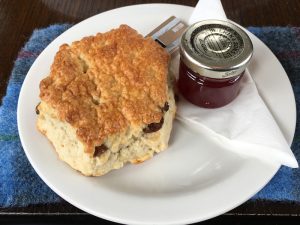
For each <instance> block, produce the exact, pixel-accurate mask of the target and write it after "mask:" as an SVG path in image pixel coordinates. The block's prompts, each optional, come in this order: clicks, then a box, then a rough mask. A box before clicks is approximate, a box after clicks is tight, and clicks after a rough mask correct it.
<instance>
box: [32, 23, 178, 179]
mask: <svg viewBox="0 0 300 225" xmlns="http://www.w3.org/2000/svg"><path fill="white" fill-rule="evenodd" d="M168 63H169V55H168V53H167V52H166V51H165V50H164V49H163V48H162V47H161V46H159V45H158V44H157V43H156V42H155V41H154V40H152V39H151V38H144V37H143V36H142V35H140V34H138V33H137V32H136V31H135V30H134V29H132V28H130V27H129V26H127V25H121V26H120V27H119V28H118V29H114V30H111V31H109V32H107V33H99V34H97V35H95V36H90V37H85V38H83V39H82V40H80V41H76V42H73V43H72V44H71V45H67V44H64V45H62V46H61V47H60V49H59V51H58V52H57V54H56V56H55V59H54V62H53V64H52V66H51V70H50V74H49V76H48V77H46V78H45V79H43V80H42V81H41V83H40V98H41V102H40V104H39V105H38V106H37V114H38V119H37V127H38V129H39V130H40V132H42V133H43V134H44V135H45V136H46V137H47V138H48V139H49V140H50V142H51V143H52V144H53V146H54V148H55V150H56V152H57V153H58V155H59V158H60V159H61V160H63V161H65V162H67V163H68V164H69V165H70V166H71V167H73V168H74V169H76V170H78V171H80V172H81V173H83V174H84V175H87V176H100V175H103V174H105V173H107V172H109V171H110V170H112V169H118V168H120V167H122V166H123V165H124V164H125V163H127V162H131V163H140V162H143V161H145V160H147V159H149V158H151V157H152V156H153V154H154V153H158V152H160V151H162V150H164V149H166V148H167V146H168V141H169V137H170V132H171V129H172V122H173V119H174V116H175V102H174V96H173V90H172V87H171V86H172V85H171V82H170V79H169V78H168Z"/></svg>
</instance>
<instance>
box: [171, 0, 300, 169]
mask: <svg viewBox="0 0 300 225" xmlns="http://www.w3.org/2000/svg"><path fill="white" fill-rule="evenodd" d="M204 19H223V20H226V15H225V13H224V10H223V7H222V4H221V2H220V0H200V1H199V2H198V4H197V6H196V8H195V10H194V12H193V14H192V16H191V17H190V21H189V24H193V23H195V22H197V21H200V20H204ZM177 119H178V120H180V121H182V122H183V123H186V124H187V125H188V126H189V127H190V128H191V129H193V130H194V131H195V132H199V135H202V136H205V137H206V138H208V139H211V140H212V141H215V142H217V143H219V144H220V145H222V146H223V148H224V149H227V150H229V151H234V152H236V153H238V154H244V155H247V156H252V157H257V158H259V159H260V160H265V161H266V162H270V161H271V162H278V163H280V164H282V165H285V166H289V167H292V168H297V167H298V163H297V161H296V159H295V157H294V155H293V153H292V151H291V149H290V147H289V145H288V143H287V142H286V140H285V138H284V137H283V135H282V133H281V131H280V129H279V127H278V125H277V123H276V122H275V120H274V118H273V117H272V115H271V113H270V112H269V110H268V108H267V107H266V105H265V103H264V102H263V100H262V99H261V97H260V96H259V94H258V91H257V88H256V86H255V83H254V82H253V80H252V77H251V76H250V74H249V72H248V71H246V73H245V75H244V79H243V80H242V87H241V91H240V93H239V95H238V97H237V98H236V99H235V100H234V101H233V102H232V103H230V104H229V105H227V106H225V107H221V108H217V109H205V108H200V107H197V106H194V105H193V104H191V103H189V102H188V101H186V100H185V99H184V98H181V99H180V101H179V103H178V110H177Z"/></svg>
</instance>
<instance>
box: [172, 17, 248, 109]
mask: <svg viewBox="0 0 300 225" xmlns="http://www.w3.org/2000/svg"><path fill="white" fill-rule="evenodd" d="M252 54H253V45H252V42H251V40H250V38H249V36H248V35H247V34H246V32H244V31H243V30H242V29H241V28H239V27H238V26H236V25H234V24H233V23H230V22H227V21H221V20H204V21H200V22H198V23H195V24H193V25H192V26H190V27H189V28H188V29H187V30H186V32H185V33H184V34H183V36H182V38H181V44H180V66H179V79H178V83H177V86H178V89H179V91H180V93H181V94H182V95H183V97H185V98H186V99H187V100H188V101H190V102H191V103H193V104H195V105H197V106H201V107H205V108H217V107H222V106H225V105H227V104H228V103H230V102H231V101H232V100H233V99H234V98H235V97H236V96H237V95H238V93H239V90H240V86H241V85H240V84H241V80H242V77H243V74H244V71H245V69H246V67H247V65H248V64H249V62H250V59H251V57H252Z"/></svg>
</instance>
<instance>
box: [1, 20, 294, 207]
mask: <svg viewBox="0 0 300 225" xmlns="http://www.w3.org/2000/svg"><path fill="white" fill-rule="evenodd" d="M70 26H71V25H68V24H63V25H53V26H50V27H47V28H44V29H40V30H35V31H34V32H33V34H32V36H31V38H30V39H29V41H28V42H27V43H26V44H25V46H24V48H23V49H22V50H21V51H20V53H19V55H18V58H17V60H16V62H15V65H14V68H13V71H12V75H11V78H10V81H9V84H8V88H7V93H6V96H5V97H4V99H3V104H2V106H1V107H0V207H18V206H27V205H30V204H44V203H45V204H46V203H47V204H48V203H58V202H61V201H62V199H61V198H60V197H59V196H57V195H56V194H55V193H54V192H53V191H52V190H51V189H50V188H48V187H47V185H46V184H45V183H44V182H43V181H42V180H41V179H40V178H39V176H38V175H37V174H36V173H35V171H34V170H33V168H32V167H31V165H30V163H29V162H28V160H27V158H26V156H25V154H24V151H23V149H22V146H21V143H20V140H19V136H18V130H17V120H16V109H17V101H18V96H19V91H20V88H21V85H22V82H23V80H24V77H25V76H26V74H27V71H28V70H29V68H30V66H31V65H32V63H33V62H34V60H35V59H36V57H37V56H38V55H39V54H40V52H41V51H42V50H43V49H44V48H45V47H46V46H47V45H48V44H49V43H50V42H51V41H52V40H53V39H54V38H55V37H57V36H58V35H59V34H61V33H62V32H64V31H65V30H66V29H68V28H69V27H70ZM249 30H250V31H251V32H252V33H254V34H255V35H256V36H258V37H259V38H260V39H261V40H262V41H263V42H264V43H265V44H266V45H267V46H268V47H269V48H270V49H271V50H272V51H273V52H274V53H275V55H276V56H277V57H278V58H279V60H280V62H281V63H282V65H283V67H284V68H285V70H286V72H287V74H288V76H289V78H290V80H291V83H292V85H293V89H294V92H295V96H296V101H297V106H299V104H300V28H295V27H292V28H290V27H263V28H258V27H250V28H249ZM279 91H280V90H279ZM297 117H298V118H299V111H298V112H297ZM299 128H300V123H299V122H297V129H296V135H295V139H294V142H293V145H292V149H293V151H294V153H295V155H296V157H297V159H298V161H299V162H300V129H299ZM257 199H263V200H273V201H296V202H299V203H300V170H299V169H290V168H287V167H282V168H281V169H280V171H279V172H278V173H277V174H276V176H275V177H274V178H273V179H272V181H271V182H270V183H269V184H268V185H267V186H266V187H265V188H264V189H263V190H262V191H260V192H259V193H258V194H257V195H256V196H254V197H253V198H252V199H251V200H250V201H255V200H257Z"/></svg>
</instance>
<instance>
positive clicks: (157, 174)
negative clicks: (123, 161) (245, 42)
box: [18, 4, 296, 224]
mask: <svg viewBox="0 0 300 225" xmlns="http://www.w3.org/2000/svg"><path fill="white" fill-rule="evenodd" d="M192 10H193V8H191V7H186V6H180V5H168V4H151V5H136V6H129V7H124V8H119V9H115V10H111V11H108V12H105V13H101V14H99V15H96V16H94V17H91V18H89V19H87V20H85V21H83V22H81V23H79V24H77V25H75V26H73V27H72V28H70V29H69V30H67V31H66V32H64V33H63V34H62V35H60V36H59V37H58V38H57V39H55V40H54V41H53V42H52V43H51V44H50V45H49V46H48V47H47V48H46V49H45V50H44V51H43V52H42V53H41V54H40V56H39V57H38V58H37V60H36V61H35V62H34V64H33V65H32V67H31V69H30V70H29V72H28V74H27V77H26V79H25V81H24V84H23V87H22V90H21V93H20V97H19V104H18V126H19V133H20V138H21V141H22V144H23V147H24V150H25V152H26V155H27V157H28V159H29V161H30V162H31V164H32V166H33V167H34V169H35V170H36V172H37V173H38V174H39V176H40V177H41V178H42V179H43V180H44V181H45V182H46V184H47V185H49V186H50V187H51V188H52V189H53V190H54V191H55V192H56V193H57V194H59V195H60V196H61V197H62V198H64V199H65V200H67V201H68V202H70V203H71V204H73V205H75V206H77V207H78V208H80V209H82V210H84V211H86V212H89V213H91V214H93V215H95V216H98V217H102V218H105V219H108V220H112V221H116V222H121V223H127V224H128V223H130V224H185V223H191V222H196V221H201V220H205V219H208V218H212V217H214V216H217V215H220V214H222V213H224V212H226V211H229V210H231V209H233V208H234V207H236V206H238V205H240V204H242V203H243V202H245V201H246V200H247V199H249V198H250V197H251V196H253V195H254V194H255V193H256V192H257V191H259V190H260V189H261V188H262V187H263V186H264V185H265V184H266V183H267V182H268V181H269V180H270V179H271V178H272V177H273V175H274V174H275V173H276V172H277V170H278V168H279V165H268V164H264V163H262V162H260V161H259V160H257V159H252V158H242V157H240V156H238V155H234V154H232V153H230V152H226V151H223V150H222V149H220V148H219V147H218V146H215V145H214V144H213V143H209V142H207V141H206V140H203V139H201V137H198V136H197V135H195V134H193V133H191V132H190V131H189V130H187V129H185V128H184V127H183V126H182V125H181V124H179V123H178V122H175V124H174V130H173V133H172V136H171V140H170V148H169V149H168V150H167V151H165V152H163V153H161V154H159V155H157V156H155V157H154V158H153V159H152V160H149V161H147V162H145V163H143V164H140V165H127V166H125V168H123V169H121V170H118V171H113V172H111V173H109V174H107V175H106V176H103V177H98V178H95V177H84V176H82V175H80V174H79V173H78V172H76V171H74V170H73V169H71V168H70V167H69V166H67V165H66V164H65V163H63V162H61V161H60V160H58V158H57V155H56V153H55V151H54V150H53V148H52V146H51V145H50V144H49V142H48V141H47V139H46V138H45V137H44V136H43V135H41V134H40V133H39V132H38V131H37V130H36V127H35V123H36V115H35V110H34V108H35V106H36V105H37V103H38V102H39V98H38V95H39V82H40V80H41V79H42V78H44V77H45V76H46V75H47V74H48V72H49V68H50V65H51V62H52V60H53V57H54V55H55V53H56V51H57V50H58V47H59V46H60V45H61V44H63V43H66V42H67V43H71V42H72V41H75V40H78V39H80V38H82V37H83V36H87V35H92V34H95V33H97V32H105V31H108V30H110V29H112V28H115V27H118V26H119V25H120V24H122V23H125V24H128V25H130V26H132V27H133V28H135V29H137V30H138V31H139V32H140V33H142V34H146V33H148V32H149V31H151V30H152V29H153V28H155V27H156V26H158V25H159V24H160V23H161V22H162V21H164V20H165V19H167V18H168V17H169V16H171V15H176V16H177V17H179V18H181V19H182V20H184V21H187V19H188V18H189V15H190V14H191V13H192ZM250 36H251V38H252V40H253V43H254V48H255V54H254V58H253V61H252V64H251V65H250V67H249V69H250V72H251V73H252V75H253V77H254V79H255V81H256V83H257V87H258V89H259V91H260V94H261V96H262V97H263V99H264V100H265V102H266V104H267V105H268V107H269V108H270V110H271V111H272V113H273V115H274V117H275V119H276V121H277V122H278V124H279V126H280V128H281V129H282V131H283V133H284V135H285V137H286V139H287V140H288V141H289V143H291V141H292V138H293V135H294V129H295V121H296V110H295V100H294V95H293V92H292V88H291V85H290V82H289V80H288V78H287V75H286V73H285V72H284V70H283V68H282V66H281V65H280V63H279V62H278V61H277V59H276V58H275V57H274V55H273V54H272V53H271V51H270V50H269V49H268V48H267V47H266V46H265V45H264V44H263V43H262V42H261V41H259V40H258V39H257V38H256V37H255V36H253V35H250ZM278 90H280V93H279V92H278Z"/></svg>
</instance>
